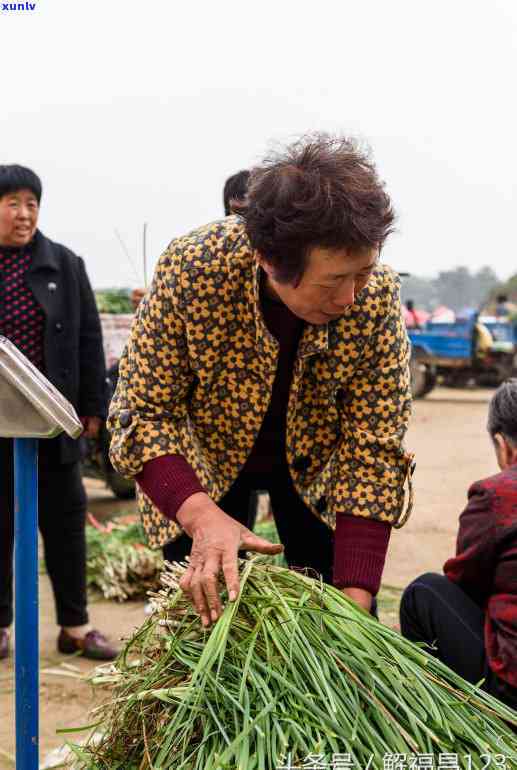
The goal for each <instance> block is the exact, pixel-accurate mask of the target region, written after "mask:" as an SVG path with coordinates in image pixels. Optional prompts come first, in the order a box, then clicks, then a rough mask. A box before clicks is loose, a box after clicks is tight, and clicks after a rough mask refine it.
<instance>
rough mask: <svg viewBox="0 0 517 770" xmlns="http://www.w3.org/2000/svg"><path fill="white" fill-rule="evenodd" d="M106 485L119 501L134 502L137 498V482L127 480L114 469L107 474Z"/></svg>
mask: <svg viewBox="0 0 517 770" xmlns="http://www.w3.org/2000/svg"><path fill="white" fill-rule="evenodd" d="M106 484H107V485H108V487H109V488H110V489H111V491H112V492H113V494H114V495H115V497H118V499H119V500H132V499H133V498H134V497H135V496H136V492H135V482H134V481H133V480H132V479H125V478H124V477H123V476H121V475H120V473H117V471H116V470H114V469H113V468H111V469H110V470H109V471H108V472H107V473H106Z"/></svg>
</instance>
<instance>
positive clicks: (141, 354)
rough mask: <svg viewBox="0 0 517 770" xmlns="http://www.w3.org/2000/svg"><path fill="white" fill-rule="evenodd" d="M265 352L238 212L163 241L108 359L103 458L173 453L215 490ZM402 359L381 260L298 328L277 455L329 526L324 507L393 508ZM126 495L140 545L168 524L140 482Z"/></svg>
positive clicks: (224, 475) (247, 425)
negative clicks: (115, 365) (132, 495)
mask: <svg viewBox="0 0 517 770" xmlns="http://www.w3.org/2000/svg"><path fill="white" fill-rule="evenodd" d="M277 355H278V343H277V342H276V340H275V339H274V337H273V336H272V335H271V334H270V332H269V331H268V329H267V328H266V326H265V323H264V320H263V317H262V314H261V310H260V301H259V267H258V262H257V259H256V254H255V253H254V252H253V249H252V248H251V246H250V244H249V241H248V238H247V235H246V232H245V228H244V223H243V221H242V220H241V219H240V218H239V217H230V218H227V219H224V220H221V221H219V222H215V223H213V224H210V225H207V226H205V227H202V228H200V229H198V230H196V231H194V232H192V233H190V234H189V235H186V236H184V237H182V238H178V239H176V240H174V241H173V242H172V243H171V244H170V246H169V247H168V248H167V249H166V251H165V252H164V254H163V255H162V256H161V258H160V260H159V263H158V265H157V268H156V271H155V276H154V280H153V285H152V287H151V289H150V291H149V292H148V293H147V294H146V296H145V297H144V299H143V300H142V302H141V304H140V306H139V308H138V312H137V315H136V317H135V320H134V323H133V327H132V331H131V335H130V339H129V342H128V345H127V347H126V350H125V352H124V355H123V357H122V359H121V362H120V374H119V380H118V385H117V390H116V393H115V396H114V398H113V401H112V404H111V409H110V417H109V423H108V426H109V429H110V431H111V433H112V443H111V459H112V462H113V464H114V466H115V467H116V468H117V469H118V470H119V472H120V473H122V474H123V475H125V476H134V475H136V474H137V473H139V472H140V471H141V470H142V467H143V465H144V463H146V462H148V461H149V460H151V459H153V458H155V457H159V456H160V455H166V454H181V455H183V456H184V457H185V458H186V459H187V461H188V462H189V463H190V464H191V465H192V467H193V469H194V471H195V472H196V473H197V476H198V478H199V480H200V482H201V483H202V484H203V485H204V487H205V489H206V491H207V493H208V494H209V495H210V497H212V499H214V500H215V501H218V500H220V499H221V498H222V497H223V496H224V494H225V493H226V492H227V491H228V489H229V488H230V486H231V484H232V483H233V482H234V481H235V479H236V478H237V477H238V475H239V472H240V470H241V469H242V467H243V466H244V464H245V462H246V459H247V457H248V456H249V454H250V452H251V450H252V447H253V444H254V442H255V439H256V437H257V435H258V432H259V429H260V426H261V424H262V421H263V419H264V416H265V414H266V411H267V408H268V404H269V399H270V396H271V391H272V387H273V381H274V378H275V372H276V364H277ZM408 359H409V343H408V338H407V334H406V328H405V324H404V321H403V319H402V315H401V310H400V299H399V282H398V277H397V276H396V275H395V274H394V273H393V272H392V271H391V270H390V269H389V268H387V267H385V266H380V267H379V268H378V269H377V270H376V271H375V273H374V275H373V276H372V277H371V279H370V281H369V283H368V285H367V286H366V287H365V288H364V289H363V290H362V291H361V293H360V294H359V295H358V297H357V299H356V302H355V304H354V305H353V306H351V307H349V308H348V309H347V310H346V312H345V313H344V315H343V316H342V317H341V318H340V319H338V320H337V321H332V322H331V323H329V324H328V325H324V326H315V325H311V324H307V325H306V326H305V328H304V332H303V336H302V339H301V340H300V344H299V347H298V353H297V358H296V362H295V367H294V372H293V378H292V384H291V392H290V396H289V405H288V413H287V434H286V456H287V461H288V464H289V468H290V472H291V475H292V478H293V482H294V485H295V488H296V490H297V492H298V494H299V495H300V497H301V498H302V499H303V500H304V502H305V503H306V504H307V505H308V506H309V508H310V509H311V510H312V511H313V513H314V515H315V516H318V517H319V518H321V519H322V520H323V521H324V522H325V523H326V524H327V525H328V526H329V527H332V528H333V527H334V526H335V520H336V514H337V513H338V512H344V513H348V514H351V515H354V516H364V517H369V518H374V519H378V520H381V521H386V522H389V523H392V524H394V525H397V524H398V523H400V522H401V521H402V519H403V518H404V517H405V515H406V514H403V510H404V499H405V482H406V480H407V481H408V483H409V484H408V485H409V487H410V476H411V472H412V467H413V463H412V455H410V454H408V453H406V452H405V451H404V447H403V438H404V434H405V431H406V427H407V423H408V418H409V413H410V389H409V370H408ZM410 497H411V495H410ZM139 504H140V510H141V513H142V519H143V523H144V527H145V530H146V532H147V536H148V539H149V542H150V544H151V545H152V546H154V547H159V546H161V545H163V544H164V543H166V542H168V541H170V540H173V539H174V538H175V537H177V535H178V533H179V531H180V530H179V528H178V526H177V525H176V524H175V523H173V522H170V521H169V520H168V519H166V518H165V517H164V516H163V515H162V514H161V513H160V512H159V511H158V510H157V509H156V508H155V507H154V506H153V504H152V503H151V501H150V500H149V499H148V498H147V497H146V496H145V495H144V494H143V493H142V492H141V491H139ZM409 505H410V502H409V503H408V507H409ZM406 512H407V508H406Z"/></svg>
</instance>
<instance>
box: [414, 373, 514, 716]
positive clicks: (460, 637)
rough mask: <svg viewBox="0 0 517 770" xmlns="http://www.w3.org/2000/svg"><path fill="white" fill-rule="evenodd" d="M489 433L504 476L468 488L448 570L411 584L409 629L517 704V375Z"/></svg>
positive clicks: (494, 409)
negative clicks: (454, 551)
mask: <svg viewBox="0 0 517 770" xmlns="http://www.w3.org/2000/svg"><path fill="white" fill-rule="evenodd" d="M488 432H489V434H490V438H491V440H492V443H493V446H494V449H495V453H496V456H497V462H498V464H499V467H500V469H501V473H498V474H496V475H495V476H491V477H490V478H487V479H484V480H483V481H478V482H476V483H475V484H473V485H472V486H471V487H470V489H469V491H468V503H467V507H466V508H465V510H464V511H463V513H462V514H461V516H460V527H459V532H458V541H457V549H456V556H454V557H453V558H452V559H449V560H448V561H447V562H446V563H445V565H444V568H443V571H444V573H445V574H444V575H436V574H431V573H429V574H426V575H422V577H420V578H418V579H417V580H415V581H414V582H413V583H411V585H410V586H409V587H408V588H407V589H406V591H405V593H404V595H403V597H402V603H401V608H400V620H401V630H402V633H403V634H404V636H405V637H406V638H408V639H411V640H412V641H415V642H426V643H428V644H430V645H433V646H434V648H435V649H434V650H433V652H434V654H436V655H437V657H439V658H440V659H441V660H442V661H443V662H444V663H446V664H447V665H448V666H449V667H450V668H452V669H453V670H454V671H456V672H457V673H458V674H460V675H461V676H463V677H464V678H465V679H467V680H468V681H469V682H473V683H477V682H479V681H480V680H481V679H484V684H483V688H484V689H485V690H487V691H488V692H490V693H491V694H492V695H495V696H496V697H497V698H499V699H500V700H502V701H504V702H505V703H507V704H508V705H509V706H511V707H513V708H517V380H516V379H512V380H509V381H507V382H505V383H503V384H502V385H501V386H500V387H499V388H498V390H497V391H496V393H495V395H494V397H493V398H492V401H491V403H490V406H489V413H488Z"/></svg>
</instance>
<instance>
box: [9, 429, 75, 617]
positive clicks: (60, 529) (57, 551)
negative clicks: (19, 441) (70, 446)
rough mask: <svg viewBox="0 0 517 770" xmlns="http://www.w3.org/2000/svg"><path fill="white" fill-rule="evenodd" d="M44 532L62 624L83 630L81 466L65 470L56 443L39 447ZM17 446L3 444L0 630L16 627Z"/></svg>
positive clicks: (42, 530) (49, 442)
mask: <svg viewBox="0 0 517 770" xmlns="http://www.w3.org/2000/svg"><path fill="white" fill-rule="evenodd" d="M38 465H39V469H38V470H39V473H38V476H39V479H38V480H39V494H38V506H39V512H38V515H39V529H40V532H41V536H42V539H43V547H44V555H45V563H46V567H47V572H48V575H49V577H50V581H51V583H52V589H53V592H54V600H55V605H56V615H57V623H58V625H60V626H80V625H83V624H85V623H87V622H88V613H87V609H86V604H87V594H86V540H85V516H86V494H85V491H84V487H83V482H82V479H81V471H80V466H79V463H71V464H68V465H62V464H61V463H60V462H59V448H58V446H57V443H56V442H55V441H54V440H52V439H47V440H42V441H40V442H39V461H38ZM13 466H14V458H13V442H12V440H11V439H0V628H7V627H8V626H10V625H11V623H12V621H13V543H14V521H13V511H14V475H13Z"/></svg>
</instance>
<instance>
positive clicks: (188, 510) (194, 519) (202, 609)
mask: <svg viewBox="0 0 517 770" xmlns="http://www.w3.org/2000/svg"><path fill="white" fill-rule="evenodd" d="M176 518H177V521H178V523H179V524H180V525H181V527H183V529H184V530H185V532H186V533H187V534H188V535H189V536H190V537H191V538H192V541H193V543H192V550H191V552H190V563H189V567H188V569H187V571H186V573H185V575H184V576H183V577H182V578H181V580H180V588H181V589H182V591H184V592H185V593H186V594H188V596H189V597H190V600H191V602H192V604H193V605H194V607H195V608H196V610H197V612H198V613H199V615H200V616H201V622H202V623H203V625H204V626H209V625H210V623H213V622H215V621H216V620H217V619H218V618H219V617H220V615H221V613H222V605H221V597H220V596H219V591H218V578H219V575H220V573H221V572H222V573H223V575H224V581H225V583H226V587H227V589H228V596H229V598H230V601H235V599H236V598H237V596H238V595H239V570H238V562H237V559H238V555H237V554H238V552H239V551H241V550H243V551H255V552H257V553H263V554H268V555H274V554H277V553H281V552H282V551H283V546H282V545H279V544H274V543H270V542H269V541H268V540H265V539H264V538H262V537H258V535H255V534H254V533H253V532H251V531H250V530H249V529H248V528H247V527H245V526H244V525H243V524H240V523H239V522H238V521H236V520H235V519H232V517H231V516H228V514H226V513H225V512H224V511H222V510H221V509H220V508H219V507H218V506H217V505H216V504H215V503H214V502H213V500H211V499H210V498H209V497H208V495H207V494H205V493H204V492H197V493H196V494H194V495H191V496H190V497H189V498H187V500H185V502H184V503H183V505H181V506H180V508H179V510H178V513H177V515H176Z"/></svg>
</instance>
